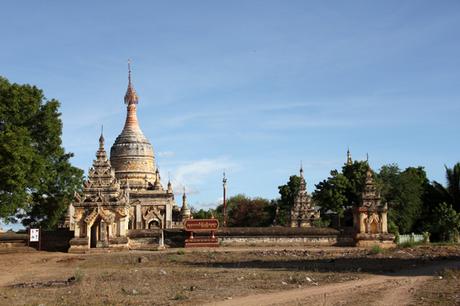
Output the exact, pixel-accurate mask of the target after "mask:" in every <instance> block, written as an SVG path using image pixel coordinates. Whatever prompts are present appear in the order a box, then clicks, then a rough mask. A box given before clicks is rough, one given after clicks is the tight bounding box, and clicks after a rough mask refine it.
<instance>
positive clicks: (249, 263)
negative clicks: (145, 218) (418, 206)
mask: <svg viewBox="0 0 460 306" xmlns="http://www.w3.org/2000/svg"><path fill="white" fill-rule="evenodd" d="M448 262H450V263H452V264H453V265H456V266H457V267H460V256H445V257H438V258H434V259H431V258H429V259H410V258H407V259H401V258H338V259H294V260H291V259H290V260H242V261H238V262H230V261H213V262H189V261H183V262H182V263H183V264H185V265H189V266H195V267H206V268H220V269H222V268H224V269H248V268H249V269H274V270H285V271H313V272H363V273H370V274H380V275H392V276H422V275H432V274H433V273H434V272H435V271H437V269H436V268H437V266H441V265H444V264H446V263H448ZM421 267H430V268H431V269H420V268H421Z"/></svg>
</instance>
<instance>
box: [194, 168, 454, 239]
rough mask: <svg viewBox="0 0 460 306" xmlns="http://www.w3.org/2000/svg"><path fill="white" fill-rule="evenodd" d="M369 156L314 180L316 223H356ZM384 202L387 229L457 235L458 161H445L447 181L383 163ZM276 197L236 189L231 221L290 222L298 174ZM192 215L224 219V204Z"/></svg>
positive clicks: (380, 175)
mask: <svg viewBox="0 0 460 306" xmlns="http://www.w3.org/2000/svg"><path fill="white" fill-rule="evenodd" d="M368 167H369V166H368V164H367V162H366V161H354V162H353V163H351V164H345V165H344V166H343V167H342V169H341V171H338V170H332V171H331V172H330V176H329V177H328V178H327V179H325V180H323V181H321V182H319V183H318V184H316V185H315V187H316V189H315V191H314V192H313V194H312V199H313V203H314V205H315V206H316V207H317V208H318V209H319V210H320V211H321V216H322V220H321V221H320V222H318V224H317V225H318V226H324V225H325V224H330V223H332V224H333V225H334V226H336V227H339V228H340V227H346V226H352V222H353V221H352V208H353V207H355V206H357V205H359V203H360V200H361V193H362V191H363V188H364V181H365V176H366V171H367V169H368ZM374 176H375V182H376V185H377V188H378V190H379V192H380V195H381V200H382V202H383V203H387V204H388V226H389V231H390V232H392V233H398V234H407V233H411V232H418V233H421V232H429V233H431V236H432V239H433V240H442V241H449V240H450V241H452V240H458V236H459V231H460V188H459V187H460V163H457V164H456V165H454V166H453V167H452V168H448V167H446V185H445V186H444V185H442V184H440V183H438V182H435V181H434V182H430V181H429V180H428V178H427V176H426V172H425V170H424V168H423V167H408V168H406V169H404V170H401V169H400V168H399V167H398V165H396V164H390V165H384V166H382V167H381V168H380V170H379V171H378V172H376V173H374ZM278 189H279V194H280V197H279V198H278V199H274V200H268V199H263V198H259V197H257V198H250V197H247V196H245V195H242V194H238V195H236V196H233V197H231V198H229V199H228V201H227V226H230V227H232V226H234V227H258V226H273V225H279V226H286V225H287V224H288V221H289V214H290V210H291V207H292V205H293V204H294V199H295V197H296V195H297V194H298V192H299V189H300V177H299V176H297V175H293V176H291V177H290V178H289V180H288V182H287V183H286V184H284V185H281V186H279V187H278ZM192 212H193V216H194V218H210V217H215V218H218V219H219V220H220V221H221V222H222V221H223V206H222V204H221V205H218V206H217V208H216V209H209V210H203V209H200V210H198V211H196V210H193V209H192Z"/></svg>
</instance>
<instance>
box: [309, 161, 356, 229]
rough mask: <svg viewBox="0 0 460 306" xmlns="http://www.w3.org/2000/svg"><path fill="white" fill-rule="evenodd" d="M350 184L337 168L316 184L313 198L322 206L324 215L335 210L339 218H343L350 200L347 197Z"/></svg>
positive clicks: (321, 209)
mask: <svg viewBox="0 0 460 306" xmlns="http://www.w3.org/2000/svg"><path fill="white" fill-rule="evenodd" d="M349 185H350V183H349V180H348V179H347V178H346V177H345V176H344V175H343V174H342V173H339V172H338V171H337V170H332V171H331V176H330V177H328V178H327V179H326V180H323V181H322V182H320V183H318V184H317V185H315V187H316V190H315V192H313V200H314V202H315V204H316V205H318V206H319V207H320V211H321V214H322V215H323V216H324V215H326V213H329V212H333V213H335V214H337V215H338V217H339V220H340V218H343V216H344V212H345V209H346V207H347V206H348V204H349V202H350V201H349V199H348V198H347V197H346V195H347V191H348V190H349ZM339 226H340V224H339Z"/></svg>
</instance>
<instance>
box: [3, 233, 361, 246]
mask: <svg viewBox="0 0 460 306" xmlns="http://www.w3.org/2000/svg"><path fill="white" fill-rule="evenodd" d="M73 235H74V233H73V231H69V230H68V229H58V230H55V231H42V250H43V251H59V252H67V251H68V249H69V247H70V245H69V241H70V239H72V238H73ZM208 235H209V234H208V233H195V236H197V237H199V236H208ZM216 236H217V237H218V238H219V242H220V245H221V246H230V247H231V246H235V247H241V246H247V247H251V246H276V245H280V246H289V245H296V246H302V245H305V246H332V245H336V246H350V245H354V240H353V237H352V236H351V235H349V234H348V233H347V234H344V233H343V232H342V233H341V232H340V231H338V230H336V229H332V228H314V227H312V228H290V227H228V228H220V229H219V230H218V231H217V233H216ZM128 237H129V249H131V250H156V249H157V248H158V245H159V242H160V237H161V230H159V229H148V230H129V231H128ZM186 238H187V233H186V232H185V231H184V230H182V229H166V230H164V243H165V245H166V246H167V247H170V248H178V247H184V242H185V239H186ZM34 247H35V246H34ZM2 250H3V251H7V252H14V251H18V252H22V251H26V250H29V251H33V250H34V248H28V247H27V234H25V233H9V232H8V233H1V234H0V251H2Z"/></svg>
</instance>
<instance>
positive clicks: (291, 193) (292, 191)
mask: <svg viewBox="0 0 460 306" xmlns="http://www.w3.org/2000/svg"><path fill="white" fill-rule="evenodd" d="M300 182H301V178H300V176H298V175H292V176H290V177H289V181H288V182H287V183H286V184H284V185H281V186H279V187H278V190H279V193H280V196H281V197H280V199H279V200H277V203H276V204H277V206H278V208H277V209H278V212H277V214H276V224H278V225H286V224H288V222H289V215H290V212H291V208H292V206H293V205H294V200H295V197H296V196H297V194H298V193H299V190H300Z"/></svg>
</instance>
